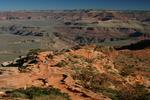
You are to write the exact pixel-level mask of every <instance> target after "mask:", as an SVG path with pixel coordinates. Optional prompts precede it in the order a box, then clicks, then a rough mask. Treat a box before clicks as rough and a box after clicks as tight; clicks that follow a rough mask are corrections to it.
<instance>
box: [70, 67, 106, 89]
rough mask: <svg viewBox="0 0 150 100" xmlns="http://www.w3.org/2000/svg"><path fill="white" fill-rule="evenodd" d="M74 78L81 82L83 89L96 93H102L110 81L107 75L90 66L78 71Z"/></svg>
mask: <svg viewBox="0 0 150 100" xmlns="http://www.w3.org/2000/svg"><path fill="white" fill-rule="evenodd" d="M73 78H74V79H76V80H80V83H81V85H82V86H83V87H85V88H87V89H90V90H92V91H94V92H100V90H101V88H103V84H104V83H105V82H107V80H108V78H107V77H106V76H105V75H103V74H100V73H98V71H97V70H95V69H93V68H92V67H90V66H87V67H85V68H81V69H78V70H76V72H75V74H74V75H73Z"/></svg>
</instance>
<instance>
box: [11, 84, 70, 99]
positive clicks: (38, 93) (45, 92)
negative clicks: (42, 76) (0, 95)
mask: <svg viewBox="0 0 150 100" xmlns="http://www.w3.org/2000/svg"><path fill="white" fill-rule="evenodd" d="M8 95H9V96H10V97H14V98H27V99H34V100H35V98H38V97H42V98H44V97H45V96H46V97H47V96H52V97H53V98H54V97H56V98H57V96H59V97H61V98H64V100H70V99H69V96H68V94H66V93H61V92H60V90H59V89H55V88H40V87H30V88H27V89H26V90H25V89H22V88H21V89H16V90H13V91H11V92H10V93H8Z"/></svg>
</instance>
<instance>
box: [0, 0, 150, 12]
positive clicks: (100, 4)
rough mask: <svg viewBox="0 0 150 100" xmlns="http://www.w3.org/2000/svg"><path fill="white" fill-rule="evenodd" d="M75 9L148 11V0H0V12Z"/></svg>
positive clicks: (149, 0)
mask: <svg viewBox="0 0 150 100" xmlns="http://www.w3.org/2000/svg"><path fill="white" fill-rule="evenodd" d="M76 8H77V9H83V8H86V9H90V8H99V9H133V10H135V9H142V10H150V0H0V10H46V9H76Z"/></svg>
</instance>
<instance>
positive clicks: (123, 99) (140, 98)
mask: <svg viewBox="0 0 150 100" xmlns="http://www.w3.org/2000/svg"><path fill="white" fill-rule="evenodd" d="M118 98H119V100H150V93H149V92H148V90H146V89H145V87H144V86H142V85H136V86H135V90H134V91H126V90H123V91H120V92H118Z"/></svg>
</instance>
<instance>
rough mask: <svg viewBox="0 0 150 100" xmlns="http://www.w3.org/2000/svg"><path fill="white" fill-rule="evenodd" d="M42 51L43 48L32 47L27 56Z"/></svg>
mask: <svg viewBox="0 0 150 100" xmlns="http://www.w3.org/2000/svg"><path fill="white" fill-rule="evenodd" d="M41 51H42V50H41V49H31V50H29V52H28V54H27V56H32V55H38V53H39V52H41Z"/></svg>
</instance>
